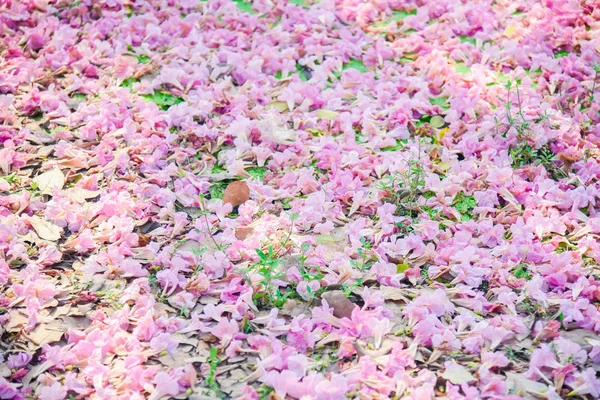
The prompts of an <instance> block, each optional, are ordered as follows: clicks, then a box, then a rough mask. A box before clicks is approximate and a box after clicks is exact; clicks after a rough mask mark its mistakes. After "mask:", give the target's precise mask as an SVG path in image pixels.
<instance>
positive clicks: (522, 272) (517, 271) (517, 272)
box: [511, 264, 533, 280]
mask: <svg viewBox="0 0 600 400" xmlns="http://www.w3.org/2000/svg"><path fill="white" fill-rule="evenodd" d="M511 273H512V274H513V275H514V276H515V277H516V278H519V279H521V278H525V280H531V278H532V277H533V276H532V275H531V271H530V270H529V269H528V268H527V264H519V265H518V266H517V267H516V268H514V269H513V270H512V271H511Z"/></svg>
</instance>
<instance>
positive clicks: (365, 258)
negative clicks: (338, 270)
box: [350, 237, 373, 272]
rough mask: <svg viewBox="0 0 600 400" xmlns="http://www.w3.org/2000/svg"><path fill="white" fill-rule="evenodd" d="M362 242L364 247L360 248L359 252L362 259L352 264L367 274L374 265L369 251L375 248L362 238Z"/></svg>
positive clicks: (352, 261) (353, 261)
mask: <svg viewBox="0 0 600 400" xmlns="http://www.w3.org/2000/svg"><path fill="white" fill-rule="evenodd" d="M360 242H361V243H362V247H359V248H358V250H357V252H358V256H359V257H360V259H359V260H358V261H357V260H350V263H351V264H352V266H354V267H355V268H357V269H358V270H359V271H360V272H365V271H366V270H367V269H369V268H370V267H371V264H372V263H373V261H372V260H370V256H369V255H368V254H367V253H368V251H369V250H371V248H372V247H373V243H371V242H370V241H368V240H367V239H365V238H362V237H361V238H360Z"/></svg>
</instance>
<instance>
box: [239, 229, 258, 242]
mask: <svg viewBox="0 0 600 400" xmlns="http://www.w3.org/2000/svg"><path fill="white" fill-rule="evenodd" d="M253 233H254V228H251V227H247V228H238V229H236V231H235V237H236V238H238V239H239V240H245V239H246V238H247V237H248V236H250V235H252V234H253Z"/></svg>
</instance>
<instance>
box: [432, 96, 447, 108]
mask: <svg viewBox="0 0 600 400" xmlns="http://www.w3.org/2000/svg"><path fill="white" fill-rule="evenodd" d="M429 103H431V105H433V106H440V107H442V108H443V109H444V110H447V109H449V108H450V105H449V104H448V98H447V97H430V98H429Z"/></svg>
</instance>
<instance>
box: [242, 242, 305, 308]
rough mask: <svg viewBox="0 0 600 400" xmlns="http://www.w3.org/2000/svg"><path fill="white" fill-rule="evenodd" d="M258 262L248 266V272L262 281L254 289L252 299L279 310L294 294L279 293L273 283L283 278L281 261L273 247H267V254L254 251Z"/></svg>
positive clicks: (257, 250) (275, 284)
mask: <svg viewBox="0 0 600 400" xmlns="http://www.w3.org/2000/svg"><path fill="white" fill-rule="evenodd" d="M256 254H258V258H259V261H258V263H256V264H253V265H251V266H250V268H249V270H250V271H252V272H255V273H258V274H259V275H260V276H261V277H262V279H261V281H260V282H259V285H258V287H257V288H255V291H254V296H253V299H254V300H256V301H260V302H261V303H263V304H265V305H267V306H271V307H278V308H281V307H283V305H284V304H285V302H286V301H287V299H288V297H290V296H291V295H292V294H293V293H294V292H291V291H286V292H285V293H281V291H280V289H279V286H278V285H277V283H276V282H275V281H277V280H280V279H281V278H283V277H284V276H285V272H284V271H283V269H282V268H279V265H280V263H281V259H279V258H277V255H276V254H275V252H274V251H273V246H269V250H268V252H267V253H265V252H264V251H262V250H260V249H256Z"/></svg>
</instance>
